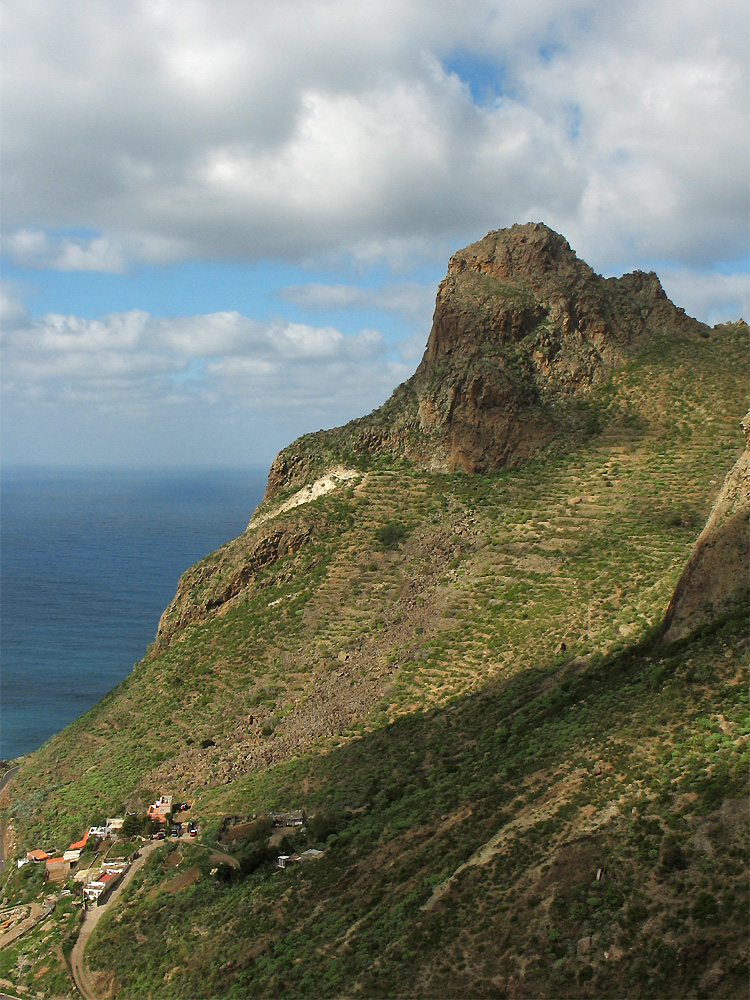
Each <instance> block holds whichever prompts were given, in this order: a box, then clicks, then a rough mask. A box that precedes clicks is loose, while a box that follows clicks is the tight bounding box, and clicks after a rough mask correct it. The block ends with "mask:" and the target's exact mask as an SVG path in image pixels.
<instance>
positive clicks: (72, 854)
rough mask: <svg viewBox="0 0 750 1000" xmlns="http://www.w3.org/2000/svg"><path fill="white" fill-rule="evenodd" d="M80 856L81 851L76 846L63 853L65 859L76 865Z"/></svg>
mask: <svg viewBox="0 0 750 1000" xmlns="http://www.w3.org/2000/svg"><path fill="white" fill-rule="evenodd" d="M80 857H81V851H80V849H79V848H76V849H75V850H74V851H66V852H65V853H64V854H63V861H69V862H70V863H71V864H72V865H74V864H75V863H76V861H78V860H79V858H80Z"/></svg>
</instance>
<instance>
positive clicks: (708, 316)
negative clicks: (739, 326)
mask: <svg viewBox="0 0 750 1000" xmlns="http://www.w3.org/2000/svg"><path fill="white" fill-rule="evenodd" d="M660 278H661V283H662V285H663V286H664V290H665V291H666V293H667V295H668V296H669V297H670V299H672V301H673V302H676V303H677V304H678V305H681V306H682V307H683V309H685V311H686V312H687V313H689V315H691V316H695V317H696V318H697V319H700V320H702V321H703V322H704V323H708V324H709V325H710V326H713V325H714V324H716V323H726V322H733V321H736V320H738V319H745V321H746V322H747V321H748V318H750V279H748V276H747V274H717V273H715V272H714V273H706V272H704V271H694V270H689V269H685V270H681V271H673V270H667V271H664V272H663V273H662V274H660Z"/></svg>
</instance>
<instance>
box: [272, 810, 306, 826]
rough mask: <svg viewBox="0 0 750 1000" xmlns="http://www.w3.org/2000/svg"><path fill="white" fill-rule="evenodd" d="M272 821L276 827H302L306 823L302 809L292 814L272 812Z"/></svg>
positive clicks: (293, 811) (291, 812)
mask: <svg viewBox="0 0 750 1000" xmlns="http://www.w3.org/2000/svg"><path fill="white" fill-rule="evenodd" d="M271 820H272V822H273V825H274V826H302V824H303V823H304V822H305V814H304V813H303V811H302V810H301V809H293V810H291V811H290V812H277V813H273V812H272V813H271Z"/></svg>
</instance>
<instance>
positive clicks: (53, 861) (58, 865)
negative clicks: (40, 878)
mask: <svg viewBox="0 0 750 1000" xmlns="http://www.w3.org/2000/svg"><path fill="white" fill-rule="evenodd" d="M45 864H46V866H47V879H48V880H49V881H50V882H64V881H65V879H66V878H67V877H68V875H70V862H69V861H66V860H65V858H47V861H46V862H45Z"/></svg>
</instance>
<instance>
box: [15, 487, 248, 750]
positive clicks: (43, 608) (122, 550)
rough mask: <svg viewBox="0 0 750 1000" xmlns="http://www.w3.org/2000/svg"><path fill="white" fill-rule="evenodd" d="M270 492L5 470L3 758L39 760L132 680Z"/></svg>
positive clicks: (243, 488)
mask: <svg viewBox="0 0 750 1000" xmlns="http://www.w3.org/2000/svg"><path fill="white" fill-rule="evenodd" d="M265 482H266V472H265V470H264V471H260V470H242V471H240V470H226V471H216V470H211V471H203V470H201V471H194V470H191V471H178V472H174V471H167V472H161V471H160V472H131V471H90V470H86V471H70V470H66V471H59V470H54V471H52V470H41V471H40V470H34V471H30V470H20V469H15V470H7V469H4V470H3V473H2V478H1V479H0V758H4V759H12V758H14V757H17V756H19V755H20V754H23V753H27V752H28V751H30V750H34V749H36V748H37V747H38V746H40V745H41V744H42V743H43V742H44V741H45V740H46V739H48V737H50V736H51V735H52V734H53V733H55V732H58V731H59V730H60V729H62V728H63V727H64V726H66V725H67V724H68V723H69V722H71V721H72V720H73V719H75V718H76V717H77V716H79V715H80V714H81V713H82V712H85V711H86V710H87V709H88V708H90V707H91V706H92V705H94V704H95V703H96V702H97V701H98V700H99V699H100V698H101V697H102V696H103V695H104V694H106V693H107V691H109V690H111V688H112V687H114V686H115V684H117V683H119V681H121V680H122V679H123V677H125V676H126V675H127V674H128V673H129V671H130V670H131V668H132V666H133V664H134V663H136V662H137V661H138V660H140V659H141V657H142V656H143V655H144V653H145V650H146V646H147V645H148V643H149V642H151V641H152V640H153V638H154V635H155V633H156V627H157V624H158V621H159V616H160V614H161V612H162V611H163V610H164V608H165V607H166V606H167V604H168V603H169V601H170V600H171V599H172V597H173V596H174V592H175V589H176V586H177V581H178V579H179V577H180V574H181V573H182V572H184V570H186V569H187V568H188V566H190V565H192V563H194V562H196V561H197V560H198V559H200V558H201V557H202V556H204V555H206V554H207V553H209V552H212V551H213V550H214V549H216V548H218V547H219V545H221V544H223V543H224V542H226V541H228V540H229V539H230V538H235V537H236V536H237V535H239V534H240V533H241V532H242V531H243V530H244V528H245V526H246V525H247V522H248V521H249V519H250V515H251V514H252V512H253V510H254V508H255V507H256V506H257V504H258V503H259V502H260V499H261V497H262V495H263V490H264V488H265Z"/></svg>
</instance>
